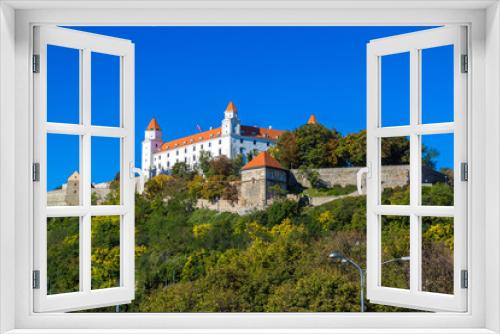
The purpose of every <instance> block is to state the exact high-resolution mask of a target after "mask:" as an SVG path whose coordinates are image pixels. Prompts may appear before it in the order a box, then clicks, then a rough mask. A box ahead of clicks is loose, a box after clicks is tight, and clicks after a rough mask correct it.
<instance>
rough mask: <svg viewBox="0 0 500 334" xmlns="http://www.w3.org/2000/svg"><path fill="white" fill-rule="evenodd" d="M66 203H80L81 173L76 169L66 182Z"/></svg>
mask: <svg viewBox="0 0 500 334" xmlns="http://www.w3.org/2000/svg"><path fill="white" fill-rule="evenodd" d="M65 202H66V205H80V174H79V173H78V172H77V171H74V172H73V174H71V175H70V176H69V177H68V182H67V183H66V196H65Z"/></svg>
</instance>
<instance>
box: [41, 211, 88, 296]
mask: <svg viewBox="0 0 500 334" xmlns="http://www.w3.org/2000/svg"><path fill="white" fill-rule="evenodd" d="M79 231H80V218H79V217H62V218H48V219H47V294H49V295H52V294H58V293H66V292H75V291H79V289H80V286H79V281H80V278H79V272H80V269H79V268H80V265H79V252H80V233H79Z"/></svg>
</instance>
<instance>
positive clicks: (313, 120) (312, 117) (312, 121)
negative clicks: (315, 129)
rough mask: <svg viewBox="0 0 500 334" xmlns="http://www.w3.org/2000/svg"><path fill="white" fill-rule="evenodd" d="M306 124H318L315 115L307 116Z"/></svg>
mask: <svg viewBox="0 0 500 334" xmlns="http://www.w3.org/2000/svg"><path fill="white" fill-rule="evenodd" d="M307 124H318V121H317V120H316V116H314V115H311V116H309V119H308V120H307Z"/></svg>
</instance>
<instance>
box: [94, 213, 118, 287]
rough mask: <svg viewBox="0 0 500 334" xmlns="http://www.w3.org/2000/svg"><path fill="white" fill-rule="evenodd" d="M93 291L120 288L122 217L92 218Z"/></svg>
mask: <svg viewBox="0 0 500 334" xmlns="http://www.w3.org/2000/svg"><path fill="white" fill-rule="evenodd" d="M91 260H92V283H91V284H92V289H94V290H95V289H104V288H112V287H117V286H120V216H99V217H92V255H91Z"/></svg>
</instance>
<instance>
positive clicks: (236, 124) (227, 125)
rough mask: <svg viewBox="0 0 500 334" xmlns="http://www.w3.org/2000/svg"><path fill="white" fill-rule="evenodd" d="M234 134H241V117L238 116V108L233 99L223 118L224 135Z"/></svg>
mask: <svg viewBox="0 0 500 334" xmlns="http://www.w3.org/2000/svg"><path fill="white" fill-rule="evenodd" d="M233 134H235V135H239V134H240V119H239V118H238V109H236V106H235V105H234V103H233V101H229V103H228V105H227V107H226V110H225V111H224V119H223V120H222V135H223V136H230V135H233Z"/></svg>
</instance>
